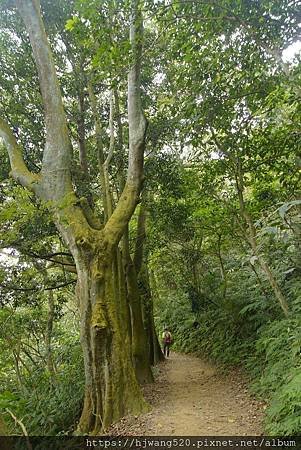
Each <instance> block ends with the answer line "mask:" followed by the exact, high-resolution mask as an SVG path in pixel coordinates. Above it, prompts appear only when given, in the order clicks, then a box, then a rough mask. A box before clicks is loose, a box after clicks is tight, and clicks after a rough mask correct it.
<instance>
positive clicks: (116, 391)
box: [0, 0, 146, 434]
mask: <svg viewBox="0 0 301 450" xmlns="http://www.w3.org/2000/svg"><path fill="white" fill-rule="evenodd" d="M130 7H131V20H130V41H131V46H132V55H133V59H132V61H133V62H132V67H131V68H130V71H129V76H128V122H129V158H128V160H129V162H128V172H127V178H126V182H125V186H124V189H123V192H122V193H121V196H120V198H119V200H118V203H117V205H116V208H115V209H114V211H112V214H111V215H110V217H108V220H107V221H106V223H105V225H102V224H101V223H100V221H99V219H98V218H97V217H95V215H94V213H93V211H92V209H91V208H90V206H89V204H88V202H87V200H86V199H78V198H77V197H76V195H75V193H74V190H73V186H72V180H71V153H72V147H71V142H70V138H69V134H68V128H67V122H66V116H65V112H64V108H63V103H62V96H61V91H60V87H59V83H58V79H57V76H56V71H55V65H54V61H53V57H52V53H51V49H50V45H49V43H48V39H47V36H46V32H45V28H44V24H43V20H42V16H41V11H40V3H39V0H16V8H17V10H18V12H19V13H20V15H21V17H22V19H23V21H24V24H25V27H26V29H27V32H28V35H29V39H30V42H31V47H32V51H33V57H34V60H35V63H36V67H37V71H38V75H39V84H40V90H41V95H42V99H43V105H44V112H45V131H46V139H45V141H46V144H45V148H44V153H43V162H42V170H41V172H40V173H39V174H35V173H32V172H30V171H29V170H28V168H27V166H26V164H25V162H24V160H23V157H22V149H21V148H20V147H19V145H18V143H17V141H16V139H15V136H14V134H13V133H12V131H11V129H10V127H9V126H8V125H7V124H6V123H5V122H4V121H3V120H2V119H0V137H2V139H3V140H4V143H5V145H6V147H7V150H8V155H9V159H10V164H11V169H12V170H11V175H12V177H13V178H14V179H15V180H16V181H18V182H19V183H20V184H22V185H23V186H25V187H27V188H28V189H29V190H31V191H32V192H34V193H35V194H36V195H37V196H38V197H39V198H40V199H42V200H43V201H45V202H47V205H48V206H49V209H50V210H51V212H52V214H53V220H54V222H55V224H56V226H57V228H58V230H59V232H60V233H61V235H62V237H63V239H64V241H65V243H66V245H67V246H68V248H69V250H70V252H71V253H72V255H73V258H74V261H75V265H76V271H77V276H78V283H77V288H76V294H77V297H78V300H79V308H80V316H81V343H82V348H83V353H84V363H85V398H84V407H83V411H82V415H81V419H80V423H79V427H78V428H79V431H80V432H82V433H95V434H97V433H99V432H101V431H102V430H104V429H105V428H106V427H107V426H108V425H109V424H110V423H112V422H113V421H115V420H117V419H118V418H120V417H121V416H122V415H123V414H125V413H127V412H132V413H139V412H140V411H143V410H144V409H145V407H146V406H145V402H144V400H143V397H142V394H141V391H140V388H139V385H138V383H137V380H136V377H135V373H134V369H133V366H132V360H131V348H130V339H129V333H128V331H127V326H125V325H124V323H123V321H124V318H125V317H128V311H127V308H126V302H125V301H120V299H121V298H124V296H123V297H121V296H120V295H117V294H116V292H121V290H119V291H118V289H117V291H116V285H117V284H118V283H119V281H118V280H120V277H118V276H117V272H118V264H116V255H117V254H118V250H117V246H118V243H119V241H120V239H121V237H122V235H123V233H124V230H125V228H126V226H127V224H128V222H129V220H130V218H131V216H132V214H133V212H134V210H135V208H136V205H137V203H138V201H139V195H140V191H141V184H142V177H143V156H144V147H145V133H146V120H145V118H144V114H143V111H142V107H141V99H140V95H141V94H140V65H141V53H142V39H141V36H142V17H141V13H140V2H139V0H132V1H131V3H130ZM117 261H118V259H117ZM120 286H121V284H120Z"/></svg>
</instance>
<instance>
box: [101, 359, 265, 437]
mask: <svg viewBox="0 0 301 450" xmlns="http://www.w3.org/2000/svg"><path fill="white" fill-rule="evenodd" d="M156 371H157V373H156V382H155V383H154V384H152V385H148V386H146V387H145V388H144V395H145V398H146V399H147V401H148V402H149V404H150V406H151V410H150V412H148V413H146V414H142V415H141V416H135V417H133V416H129V417H125V418H123V419H122V420H121V421H120V422H118V423H117V424H115V425H113V426H112V427H111V428H110V430H108V434H111V435H116V434H118V435H126V436H128V435H140V436H141V435H148V436H170V435H175V436H258V435H261V434H263V427H262V421H263V410H264V408H265V405H264V404H263V403H262V402H259V401H257V400H255V399H254V398H252V396H251V395H250V393H249V392H248V389H247V383H246V380H245V379H244V377H243V375H242V373H241V372H240V371H239V370H238V369H237V370H235V369H233V370H232V371H230V372H229V373H227V374H225V373H223V372H222V371H220V370H219V369H218V368H217V367H216V366H214V365H213V364H211V363H209V362H207V361H203V360H202V359H200V358H198V357H195V356H191V355H189V356H188V355H183V354H176V353H172V354H171V356H170V357H169V358H168V359H167V360H166V361H165V362H163V363H161V364H160V365H159V368H158V369H156Z"/></svg>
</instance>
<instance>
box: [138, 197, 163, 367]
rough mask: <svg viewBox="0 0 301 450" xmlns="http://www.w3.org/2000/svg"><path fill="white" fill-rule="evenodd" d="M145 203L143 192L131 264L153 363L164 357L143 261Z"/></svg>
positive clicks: (147, 275) (144, 254)
mask: <svg viewBox="0 0 301 450" xmlns="http://www.w3.org/2000/svg"><path fill="white" fill-rule="evenodd" d="M146 203H147V198H146V195H145V194H144V196H143V198H142V203H141V205H140V209H139V215H138V222H137V236H136V245H135V253H134V258H133V266H134V270H135V274H136V278H137V282H138V283H137V285H138V289H139V293H140V299H141V308H142V311H143V321H144V324H145V328H146V334H147V340H148V348H149V355H148V356H149V363H150V364H151V365H155V364H157V363H158V362H159V361H163V360H164V359H165V358H164V355H163V353H162V350H161V347H160V344H159V340H158V336H157V332H156V328H155V322H154V308H153V298H152V293H151V288H150V283H149V274H148V268H147V264H146V262H145V259H146V258H147V254H146V251H145V245H144V243H145V240H146V221H147V210H146Z"/></svg>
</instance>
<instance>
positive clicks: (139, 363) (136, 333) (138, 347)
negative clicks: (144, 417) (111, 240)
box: [123, 230, 154, 384]
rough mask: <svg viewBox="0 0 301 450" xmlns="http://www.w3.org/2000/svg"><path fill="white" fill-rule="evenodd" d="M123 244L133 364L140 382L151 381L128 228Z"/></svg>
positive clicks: (151, 375)
mask: <svg viewBox="0 0 301 450" xmlns="http://www.w3.org/2000/svg"><path fill="white" fill-rule="evenodd" d="M123 244H124V245H123V254H124V267H125V274H126V285H127V296H128V302H129V306H130V311H131V324H132V357H133V364H134V368H135V372H136V377H137V380H138V381H139V383H140V384H145V383H151V382H153V381H154V379H153V374H152V371H151V367H150V363H149V345H148V339H147V334H146V331H145V328H144V323H143V316H142V303H141V300H142V299H141V295H140V292H139V287H138V280H137V275H136V270H135V266H134V263H133V261H132V258H131V255H130V250H129V237H128V230H126V232H125V234H124V236H123Z"/></svg>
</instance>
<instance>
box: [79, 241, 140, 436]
mask: <svg viewBox="0 0 301 450" xmlns="http://www.w3.org/2000/svg"><path fill="white" fill-rule="evenodd" d="M74 256H75V262H76V267H77V274H78V283H77V296H78V300H79V306H80V315H81V344H82V348H83V353H84V366H85V378H86V385H85V398H84V407H83V411H82V415H81V419H80V422H79V425H78V431H79V432H81V433H92V434H97V433H99V432H101V431H103V430H105V429H106V428H107V427H108V426H109V425H110V424H111V423H112V422H114V421H116V420H118V419H119V418H120V417H122V416H123V415H125V414H128V413H132V414H138V413H140V412H141V411H143V410H146V408H147V406H146V403H145V402H144V400H143V397H142V394H141V391H140V388H139V385H138V383H137V380H136V377H135V373H134V369H133V366H132V361H131V348H130V342H129V338H128V335H127V329H126V327H124V326H123V327H122V326H121V322H122V321H123V320H124V318H125V317H126V316H127V311H126V304H125V303H124V302H120V301H118V300H119V298H118V296H117V297H116V293H115V289H114V282H115V281H116V278H115V276H114V262H113V258H112V255H111V252H107V251H106V250H105V245H104V241H102V240H99V241H98V244H97V245H96V247H95V249H94V252H93V254H92V253H89V252H87V251H78V249H77V250H76V251H75V252H74Z"/></svg>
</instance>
